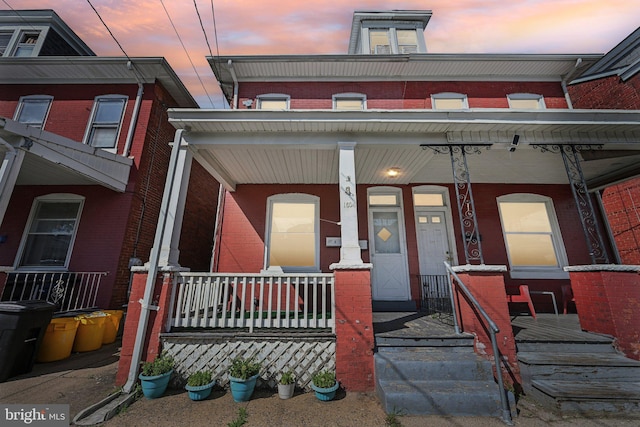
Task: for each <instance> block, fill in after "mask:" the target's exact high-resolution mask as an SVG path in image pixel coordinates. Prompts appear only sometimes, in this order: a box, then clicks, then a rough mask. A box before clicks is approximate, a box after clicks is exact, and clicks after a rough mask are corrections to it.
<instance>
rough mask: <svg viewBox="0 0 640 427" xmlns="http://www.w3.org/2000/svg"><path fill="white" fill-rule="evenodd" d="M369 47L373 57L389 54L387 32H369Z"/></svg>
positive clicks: (389, 42)
mask: <svg viewBox="0 0 640 427" xmlns="http://www.w3.org/2000/svg"><path fill="white" fill-rule="evenodd" d="M369 47H370V50H371V52H370V53H371V54H373V55H388V54H390V53H391V41H390V40H389V30H388V29H381V30H369Z"/></svg>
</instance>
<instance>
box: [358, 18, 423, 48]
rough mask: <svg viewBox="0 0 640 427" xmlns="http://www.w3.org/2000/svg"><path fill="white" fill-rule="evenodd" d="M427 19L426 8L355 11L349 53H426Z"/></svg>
mask: <svg viewBox="0 0 640 427" xmlns="http://www.w3.org/2000/svg"><path fill="white" fill-rule="evenodd" d="M430 18H431V11H430V10H391V11H356V12H355V13H354V14H353V23H352V25H351V38H350V40H349V54H350V55H357V54H363V55H393V54H409V53H427V45H426V43H425V41H424V29H425V28H426V26H427V23H429V19H430Z"/></svg>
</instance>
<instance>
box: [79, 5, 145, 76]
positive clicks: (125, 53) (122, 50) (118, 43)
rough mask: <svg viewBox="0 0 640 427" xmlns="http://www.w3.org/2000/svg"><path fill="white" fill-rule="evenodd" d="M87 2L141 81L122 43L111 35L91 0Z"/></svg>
mask: <svg viewBox="0 0 640 427" xmlns="http://www.w3.org/2000/svg"><path fill="white" fill-rule="evenodd" d="M87 3H89V6H91V9H93V11H94V12H95V13H96V15H97V16H98V19H99V20H100V22H102V25H104V28H106V29H107V32H108V33H109V35H110V36H111V38H112V39H113V41H114V42H116V44H117V45H118V47H119V48H120V51H121V52H122V53H123V54H124V56H125V57H126V58H127V60H128V61H129V62H130V63H131V69H132V70H133V73H134V74H135V76H136V80H138V83H142V81H143V79H142V76H140V75H139V74H138V71H137V70H136V68H135V67H134V66H133V60H132V59H131V58H130V57H129V55H128V54H127V52H125V50H124V48H123V47H122V45H121V44H120V42H119V41H118V39H117V38H116V36H115V35H113V33H112V32H111V29H110V28H109V26H108V25H107V23H106V22H104V19H102V16H100V13H99V12H98V10H97V9H96V8H95V7H94V6H93V4H92V3H91V0H87Z"/></svg>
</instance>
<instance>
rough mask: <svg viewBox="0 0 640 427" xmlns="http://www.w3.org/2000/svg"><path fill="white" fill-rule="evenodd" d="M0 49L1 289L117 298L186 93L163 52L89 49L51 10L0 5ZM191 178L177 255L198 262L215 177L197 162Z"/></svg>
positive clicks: (71, 306)
mask: <svg viewBox="0 0 640 427" xmlns="http://www.w3.org/2000/svg"><path fill="white" fill-rule="evenodd" d="M0 49H1V50H0V70H1V71H0V161H1V166H2V167H1V168H0V224H1V225H0V265H1V266H2V271H3V277H2V279H1V282H0V289H3V292H2V299H3V300H15V299H48V300H50V301H54V302H57V303H58V310H59V311H73V310H76V309H87V308H96V307H99V308H103V309H107V308H118V309H119V308H122V307H123V306H124V305H126V303H127V299H128V291H129V288H130V279H131V273H130V267H131V266H132V265H141V264H143V263H144V262H147V261H148V259H149V252H150V250H151V245H152V243H153V237H154V234H155V229H156V223H157V218H158V215H159V210H160V201H161V198H162V193H163V189H164V185H165V180H166V176H167V168H168V162H169V153H170V150H171V147H170V142H171V141H172V140H173V136H174V129H173V127H172V126H171V125H170V124H169V123H168V117H167V109H168V108H174V107H181V108H197V104H196V102H195V100H194V99H193V97H192V96H191V95H190V93H189V92H188V91H187V89H186V88H185V87H184V85H183V84H182V82H181V81H180V79H179V78H178V77H177V75H176V74H175V72H174V71H173V70H172V69H171V67H170V66H169V64H168V63H167V62H166V60H165V59H164V58H152V57H148V58H147V57H144V58H140V57H134V58H126V57H100V56H96V55H95V54H94V52H93V51H92V50H91V49H90V48H89V47H88V46H87V45H86V44H85V43H84V42H83V41H82V40H81V39H80V38H79V37H78V36H77V35H76V34H75V33H74V32H73V30H71V29H70V28H69V27H68V26H67V25H66V24H65V23H64V22H63V21H62V20H61V19H60V17H59V16H58V15H57V14H56V13H55V12H53V11H52V10H21V11H13V10H11V11H9V10H5V11H0ZM190 180H191V181H192V184H193V185H192V186H191V189H190V191H189V194H185V196H186V198H187V199H188V204H189V205H190V207H191V208H190V212H192V213H193V215H196V217H197V227H195V226H190V225H189V224H191V223H193V224H195V222H194V221H193V218H189V217H188V216H186V217H185V218H184V224H185V228H184V232H185V234H184V236H185V241H184V242H183V243H182V247H183V256H185V257H188V258H189V262H188V264H190V265H192V266H193V267H195V268H198V269H208V267H209V260H210V251H211V243H210V242H211V236H212V234H213V222H214V221H213V217H214V215H215V207H216V201H217V194H218V184H217V183H216V182H215V180H214V179H213V178H212V177H211V176H210V175H209V174H207V173H204V169H202V168H200V167H198V165H194V167H193V168H192V169H191V176H190ZM207 252H208V253H209V254H207ZM198 254H199V255H198Z"/></svg>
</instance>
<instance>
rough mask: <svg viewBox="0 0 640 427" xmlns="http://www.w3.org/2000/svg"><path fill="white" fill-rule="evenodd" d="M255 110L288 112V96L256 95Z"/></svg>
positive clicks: (274, 94)
mask: <svg viewBox="0 0 640 427" xmlns="http://www.w3.org/2000/svg"><path fill="white" fill-rule="evenodd" d="M257 98H258V102H257V106H256V108H258V109H260V110H288V109H289V99H290V96H289V95H282V94H277V93H270V94H267V95H258V97H257Z"/></svg>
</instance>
